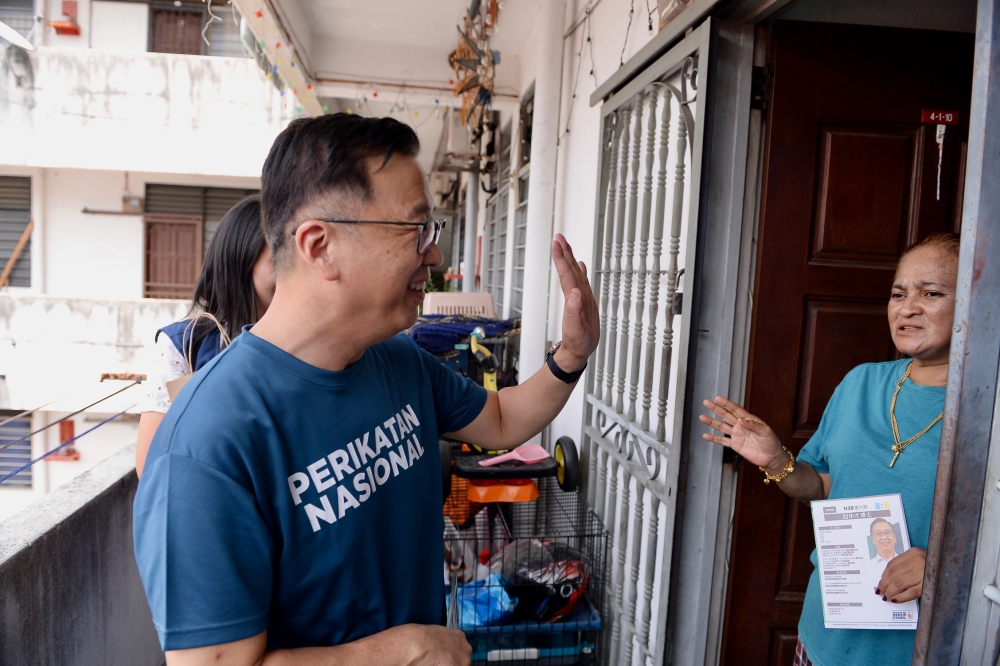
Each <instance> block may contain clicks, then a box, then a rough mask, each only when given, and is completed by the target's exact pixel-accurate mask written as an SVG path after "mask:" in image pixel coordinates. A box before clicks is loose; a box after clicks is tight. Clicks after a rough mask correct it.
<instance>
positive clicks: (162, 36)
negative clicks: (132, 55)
mask: <svg viewBox="0 0 1000 666" xmlns="http://www.w3.org/2000/svg"><path fill="white" fill-rule="evenodd" d="M212 13H213V14H214V15H215V16H217V17H218V18H219V19H220V20H218V21H212V22H211V23H208V22H209V20H210V17H209V15H208V10H207V8H206V7H205V6H204V5H202V4H201V3H197V4H195V3H189V2H184V3H182V4H181V5H180V6H174V5H173V4H160V3H151V4H150V6H149V50H150V51H153V52H155V53H180V54H185V55H210V56H224V57H230V58H245V57H247V54H246V52H245V50H244V49H243V42H242V40H241V39H240V26H239V24H237V23H236V22H235V21H234V20H233V14H232V9H231V8H229V7H227V6H225V5H223V4H221V3H220V5H219V6H217V7H214V8H213V9H212ZM206 23H208V30H207V31H206V36H207V37H208V42H209V43H208V44H206V43H205V40H204V39H202V36H201V33H202V30H203V29H204V28H205V24H206Z"/></svg>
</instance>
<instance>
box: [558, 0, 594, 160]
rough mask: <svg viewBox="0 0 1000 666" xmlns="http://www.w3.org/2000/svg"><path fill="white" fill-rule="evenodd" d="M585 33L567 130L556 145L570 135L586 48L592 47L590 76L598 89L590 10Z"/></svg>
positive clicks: (578, 55) (586, 18) (578, 53)
mask: <svg viewBox="0 0 1000 666" xmlns="http://www.w3.org/2000/svg"><path fill="white" fill-rule="evenodd" d="M583 27H584V31H583V37H582V38H581V39H580V50H579V51H578V52H577V54H576V57H577V58H578V59H579V61H578V62H577V65H576V76H575V77H574V82H573V96H572V97H571V98H570V100H569V111H568V112H567V114H566V129H564V130H563V132H562V133H561V134H560V135H559V138H558V139H556V144H557V145H558V144H559V143H560V142H561V140H562V136H563V135H564V134H569V126H570V122H571V121H572V119H573V108H574V107H575V106H576V95H577V91H578V90H579V87H580V72H581V71H582V70H583V49H584V46H586V45H588V44H589V45H590V76H591V77H592V78H593V79H594V88H595V89H596V88H597V73H596V68H597V65H596V63H595V61H594V42H593V22H592V21H591V16H590V10H589V9H588V10H587V15H586V16H585V17H584V23H583Z"/></svg>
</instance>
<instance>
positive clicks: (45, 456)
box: [0, 382, 139, 483]
mask: <svg viewBox="0 0 1000 666" xmlns="http://www.w3.org/2000/svg"><path fill="white" fill-rule="evenodd" d="M136 383H138V382H136ZM123 390H124V389H123ZM136 404H139V403H136ZM132 407H135V405H131V406H129V407H126V408H125V409H123V410H122V411H120V412H118V413H117V414H115V415H114V416H109V417H108V418H106V419H104V420H103V421H101V422H100V423H98V424H97V425H95V426H94V427H93V428H90V429H88V430H86V431H84V432H81V433H80V434H79V435H77V436H76V437H73V438H71V439H68V440H66V441H65V442H63V443H62V444H60V445H59V446H57V447H56V448H54V449H52V450H51V451H49V452H47V453H43V454H42V455H40V456H38V457H37V458H35V459H34V460H32V461H30V462H26V463H24V464H23V465H21V466H20V467H18V468H17V469H15V470H14V471H13V472H9V473H8V474H7V475H6V476H4V477H2V478H0V483H3V482H4V481H6V480H7V479H9V478H11V477H12V476H15V475H17V474H20V473H21V472H23V471H24V470H26V469H28V468H29V467H31V466H32V465H34V464H35V463H36V462H38V461H40V460H44V459H45V458H48V457H49V456H51V455H52V454H53V453H55V452H56V451H58V450H59V449H62V448H63V447H66V446H69V445H70V444H72V443H73V442H75V441H76V440H78V439H80V438H81V437H83V436H84V435H86V434H88V433H92V432H94V431H95V430H97V429H98V428H100V427H101V426H102V425H104V424H105V423H110V422H111V421H114V420H115V419H117V418H118V417H119V416H121V415H122V414H124V413H125V412H127V411H128V410H130V409H132Z"/></svg>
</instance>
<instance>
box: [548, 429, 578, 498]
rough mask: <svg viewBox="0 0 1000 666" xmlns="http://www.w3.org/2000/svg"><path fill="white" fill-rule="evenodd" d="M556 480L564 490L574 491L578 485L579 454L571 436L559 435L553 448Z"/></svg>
mask: <svg viewBox="0 0 1000 666" xmlns="http://www.w3.org/2000/svg"><path fill="white" fill-rule="evenodd" d="M554 457H555V459H556V464H557V465H559V469H557V470H556V481H558V482H559V487H560V488H562V489H563V491H564V492H567V493H571V492H574V491H575V490H576V489H577V488H578V487H579V486H580V456H579V454H578V453H577V451H576V442H574V441H573V438H572V437H560V438H559V439H557V440H556V449H555V456H554Z"/></svg>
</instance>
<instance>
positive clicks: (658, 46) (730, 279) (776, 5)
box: [590, 0, 1000, 664]
mask: <svg viewBox="0 0 1000 666" xmlns="http://www.w3.org/2000/svg"><path fill="white" fill-rule="evenodd" d="M798 2H799V0H736V1H735V2H727V1H726V0H693V2H691V3H690V5H688V7H687V8H686V9H685V10H684V11H683V12H682V13H681V14H680V15H678V16H677V17H675V18H674V20H673V21H672V22H671V23H669V24H668V25H667V26H666V27H665V28H664V29H662V30H660V32H659V33H658V34H657V35H656V37H654V38H653V39H652V40H651V41H650V42H649V43H648V44H647V45H646V46H645V47H643V49H641V50H640V51H639V52H638V53H637V54H636V55H635V56H633V57H632V58H631V59H630V60H629V61H628V62H627V63H626V64H625V65H623V66H622V67H621V68H620V69H619V70H618V71H617V72H615V73H614V74H613V75H612V76H611V77H609V79H608V80H607V81H605V82H604V83H603V84H602V85H600V86H599V87H598V88H597V90H596V91H595V92H594V93H593V95H592V96H591V99H590V103H591V106H593V105H596V104H598V103H601V102H602V101H605V100H607V99H608V98H610V97H611V95H613V94H614V93H615V92H617V91H618V90H620V89H621V88H623V87H624V86H625V85H626V84H627V83H628V82H630V81H631V80H632V79H634V78H635V77H636V76H637V75H638V74H640V73H641V72H642V71H643V70H644V69H645V68H647V67H648V66H649V65H650V64H651V63H652V62H654V61H655V60H656V58H658V57H659V56H660V55H662V54H663V53H665V52H666V51H667V50H668V49H669V48H671V47H672V46H673V45H675V44H676V43H677V42H679V41H680V40H681V39H683V37H684V35H685V34H686V32H687V31H688V30H690V29H692V28H694V27H696V26H697V25H698V24H700V23H701V22H702V20H703V19H705V17H707V16H713V17H714V18H715V19H716V20H717V29H715V30H713V33H712V41H711V51H710V53H711V61H712V67H711V70H710V72H708V76H707V77H705V79H707V82H706V83H705V84H704V88H705V89H706V90H705V92H706V94H705V95H704V97H703V100H704V103H705V104H706V105H707V106H708V108H707V109H706V112H705V118H706V123H707V125H706V134H705V148H704V150H705V153H704V154H705V159H704V162H703V172H702V179H703V182H704V183H705V185H706V186H705V187H704V188H702V197H703V201H702V205H701V212H700V214H699V220H698V239H697V247H698V253H697V264H696V265H697V270H696V275H697V280H696V281H695V283H694V285H693V288H692V294H691V296H689V297H688V298H689V300H688V303H690V304H691V306H692V317H693V320H692V327H693V330H695V331H697V333H698V335H697V336H696V338H695V339H693V340H692V345H691V350H690V353H689V357H688V381H687V385H686V396H685V401H684V402H685V405H686V408H685V422H684V429H683V438H682V452H681V460H680V479H679V481H678V497H677V500H676V514H675V523H674V530H675V534H674V539H673V549H674V556H673V558H672V560H673V565H672V566H671V581H670V589H671V593H670V603H669V608H668V617H667V645H666V651H667V653H666V654H665V655H664V656H665V660H664V661H665V662H673V663H678V664H714V663H718V659H719V650H720V648H721V640H722V625H723V621H724V613H725V598H726V579H727V571H728V564H729V546H730V541H731V532H732V517H733V513H734V503H735V471H736V470H735V467H734V463H733V460H734V459H735V457H732V459H730V456H727V455H724V452H723V451H722V450H720V448H719V447H705V446H699V444H701V438H700V437H699V436H698V435H699V433H700V429H696V428H698V422H697V420H696V419H695V416H696V415H697V414H698V413H699V412H700V400H698V398H700V397H702V396H705V395H716V394H720V393H724V394H726V395H729V396H732V397H734V398H736V399H742V397H743V394H744V389H745V379H746V373H745V367H746V358H747V355H748V351H749V331H750V320H751V316H752V307H753V303H752V293H753V288H754V284H753V282H754V272H755V270H756V266H755V259H756V257H755V254H756V253H755V251H754V248H755V246H756V241H757V238H756V235H757V223H758V205H759V195H760V180H761V173H762V168H763V164H762V155H763V150H762V146H763V140H764V138H765V132H766V123H765V121H764V117H763V114H762V113H761V111H760V110H759V109H757V108H754V107H755V106H757V105H756V104H753V103H751V97H753V98H754V101H756V98H757V97H758V96H760V97H762V98H763V99H764V100H766V93H767V91H766V81H761V80H760V77H758V79H757V80H754V76H753V67H755V66H756V67H763V66H764V65H765V64H766V53H767V50H768V41H769V30H768V26H769V25H770V24H772V23H773V22H774V21H775V20H776V19H777V18H778V17H779V16H780V15H781V14H783V13H784V12H785V11H787V10H788V9H791V8H792V7H793V6H794V5H795V4H797V3H798ZM976 43H977V56H976V57H977V63H978V62H980V61H981V62H983V63H984V65H982V66H981V67H982V72H986V71H988V69H987V68H988V63H993V64H994V66H995V63H996V62H997V60H998V55H997V50H998V44H1000V0H979V13H978V21H977V27H976ZM760 83H764V88H765V89H763V90H762V89H761V88H760V86H759V84H760ZM991 84H992V85H991ZM996 88H997V83H996V82H993V81H990V80H989V79H988V77H987V76H986V75H985V73H983V74H980V75H979V76H978V77H977V79H976V82H975V83H974V88H973V99H974V101H975V100H981V102H982V103H981V104H975V103H974V105H973V108H978V107H979V106H981V107H982V109H980V115H979V117H981V118H983V122H984V123H985V124H986V125H989V126H990V127H991V128H994V134H1000V109H998V108H997V104H996V98H997V96H998V94H1000V93H998V91H997V89H996ZM990 102H992V104H990ZM979 140H980V144H979V145H980V146H982V145H983V143H984V142H989V141H990V137H989V133H986V134H985V135H984V136H980V139H979ZM993 141H994V142H995V141H996V139H993ZM995 153H996V151H993V152H992V153H989V154H988V155H986V156H985V157H984V156H983V154H982V151H980V154H978V155H977V154H976V153H975V152H974V151H973V150H972V138H971V129H970V148H969V152H968V160H969V161H968V163H967V167H966V174H967V176H966V183H965V192H964V196H963V199H964V204H963V205H964V210H965V212H964V215H963V235H964V236H965V238H966V239H968V240H967V241H966V243H965V244H963V258H962V262H961V263H960V272H962V273H963V274H966V273H968V274H970V276H971V273H972V263H973V257H975V259H976V261H977V262H979V263H983V265H984V266H985V267H986V268H987V269H988V271H989V272H990V275H991V276H994V275H996V274H997V273H998V272H1000V267H998V266H997V264H998V263H1000V249H997V248H998V244H1000V240H998V235H997V234H996V233H995V231H994V232H992V233H987V232H986V231H985V226H984V225H985V224H986V220H987V218H988V216H989V215H990V214H991V212H992V214H995V212H996V211H997V210H1000V201H998V196H1000V194H998V193H997V192H996V191H990V190H989V188H988V187H985V185H984V182H985V178H984V177H983V174H984V173H985V174H986V175H987V176H989V175H991V174H992V175H994V176H995V174H996V173H997V170H1000V163H998V160H997V158H996V157H995ZM991 156H992V157H991ZM709 191H711V193H712V197H711V198H709V197H707V193H708V192H709ZM977 229H978V233H973V232H974V231H975V230H977ZM984 262H985V263H984ZM991 279H992V280H993V281H992V282H989V281H988V280H987V281H982V280H980V281H977V282H973V281H972V280H971V279H970V280H969V281H967V282H966V283H965V284H963V285H962V289H963V293H962V294H960V299H965V305H964V306H963V307H964V308H965V309H964V310H962V317H963V319H962V320H961V321H962V322H963V324H965V325H971V324H972V323H974V322H978V323H979V324H980V325H982V324H984V323H986V322H992V325H993V326H996V325H997V322H996V320H995V319H990V317H994V318H996V317H998V316H1000V315H998V314H997V312H996V310H995V308H993V309H992V311H991V312H987V311H989V310H990V308H989V307H988V306H987V303H988V302H989V300H988V299H990V298H992V299H993V301H994V302H995V301H996V300H997V298H1000V294H998V292H1000V277H995V278H991ZM685 306H687V303H685ZM701 322H704V323H703V324H701V325H699V324H700V323H701ZM709 322H711V325H709ZM980 330H981V329H980ZM993 330H995V328H994V329H993ZM978 335H979V336H980V337H978V338H977V337H975V335H974V334H973V333H970V332H969V331H968V329H963V332H962V335H959V336H956V339H955V341H953V349H952V354H953V357H954V355H955V354H956V353H958V351H959V349H961V350H962V351H963V353H964V351H965V350H967V349H974V350H975V352H976V353H977V355H979V354H982V355H983V364H982V365H979V366H976V364H975V363H968V364H967V365H966V366H965V367H967V368H970V369H973V370H975V372H974V373H973V374H975V376H976V380H975V381H977V382H980V383H979V384H978V385H979V386H987V387H988V388H990V391H989V392H990V394H991V395H993V396H994V398H993V400H994V403H995V393H996V384H997V381H998V380H997V354H996V353H995V352H996V351H997V350H996V347H997V346H998V345H1000V342H998V341H995V340H994V341H988V340H984V339H983V338H982V337H981V336H982V333H981V332H980V333H978ZM991 354H992V357H991V358H987V357H990V355H991ZM950 372H951V373H952V377H950V378H949V384H955V386H956V387H957V386H959V385H962V386H972V385H974V384H970V383H969V382H970V379H968V378H966V376H965V372H964V368H956V369H953V370H950ZM990 372H992V378H989V377H986V375H989V374H990ZM970 394H974V392H973V391H964V392H961V394H959V392H958V390H957V389H956V390H953V391H951V392H949V398H948V403H947V405H946V409H948V410H950V411H949V414H952V415H953V417H954V418H955V419H956V420H957V417H958V415H959V414H962V413H964V414H966V417H965V418H964V419H963V423H959V424H958V425H956V426H955V427H954V429H953V431H952V432H950V433H949V434H947V435H946V438H950V439H949V441H948V443H947V445H946V443H945V439H943V440H942V450H943V451H945V450H947V451H948V453H947V455H948V456H949V458H948V459H947V460H945V459H944V458H942V469H941V471H940V472H939V479H938V487H939V490H938V494H939V495H940V497H937V496H936V499H935V515H936V516H937V518H936V519H932V520H933V524H934V525H937V526H938V527H937V531H935V528H934V527H932V535H931V545H930V548H929V549H930V557H929V561H931V560H932V559H934V558H940V564H939V566H937V565H938V562H937V561H936V560H935V561H934V565H936V566H929V568H928V573H927V577H926V581H925V584H926V586H925V589H926V590H929V591H932V590H935V589H937V586H938V584H939V580H941V579H947V578H948V577H950V576H953V575H955V574H956V573H957V572H962V569H961V566H960V562H959V559H961V557H966V558H968V557H970V556H974V555H975V552H974V550H975V545H974V544H975V540H976V537H977V536H978V530H979V516H980V511H981V507H980V506H979V505H978V504H976V503H975V502H967V501H966V502H960V501H957V500H958V499H959V498H958V495H959V493H958V491H957V489H958V488H961V487H962V485H963V483H964V482H965V480H966V479H971V480H972V481H973V483H974V484H975V485H976V487H979V488H982V484H983V481H984V478H983V467H982V465H980V466H979V467H978V468H976V466H975V465H974V464H973V462H974V461H979V462H980V463H982V462H984V461H985V456H986V451H987V450H988V442H989V426H990V424H992V422H993V413H994V412H993V410H992V409H988V408H986V402H988V401H986V402H984V399H983V398H982V397H978V398H977V400H978V402H975V403H973V401H972V398H970V397H969V396H970ZM980 403H982V404H980ZM991 406H992V405H991ZM963 408H964V409H963ZM973 409H976V410H979V411H978V413H977V414H976V415H975V416H969V414H970V411H971V410H973ZM966 428H968V429H969V430H966ZM971 431H974V432H975V433H976V442H975V445H974V446H975V447H978V449H975V450H966V447H964V446H963V443H962V440H961V439H956V438H955V437H956V435H957V434H958V433H959V432H971ZM973 477H975V478H973ZM956 518H957V519H958V521H955V520H953V519H956ZM952 522H955V523H956V524H957V523H958V522H960V523H961V524H962V525H963V534H965V535H968V536H970V537H971V541H970V544H971V545H968V547H967V548H965V549H963V552H962V553H961V554H960V556H961V557H959V558H958V559H956V557H955V556H953V555H950V554H945V556H943V557H942V553H941V543H942V539H943V538H944V537H945V531H946V530H945V527H946V524H950V523H952ZM970 554H971V555H970ZM709 563H711V564H709ZM965 568H966V569H968V567H965ZM982 568H983V567H982V566H980V567H977V580H979V578H981V577H982V576H983V575H985V574H983V573H982V572H980V571H978V570H979V569H982ZM987 568H989V567H987ZM709 571H711V575H710V576H709V575H708V573H709ZM971 576H972V572H971V571H967V572H965V573H963V575H961V576H960V577H959V578H960V579H961V580H962V582H963V586H962V587H963V588H964V589H963V590H961V591H960V592H959V594H958V595H957V596H956V597H955V599H954V601H958V602H961V608H952V609H951V610H949V611H945V610H939V611H938V612H937V613H934V614H932V613H930V612H925V613H924V614H923V615H922V618H921V619H922V621H921V624H920V626H919V627H918V639H917V652H916V654H917V660H916V661H915V663H921V664H922V663H929V662H928V661H926V660H927V659H928V657H927V653H926V652H923V651H922V650H921V645H924V646H927V645H938V646H947V648H944V647H941V648H938V649H944V650H945V652H947V653H948V656H949V657H950V658H951V661H952V663H957V661H956V660H957V658H958V657H957V655H958V654H959V652H960V650H961V649H962V643H963V638H962V631H961V627H962V626H963V624H962V623H964V622H965V618H966V605H967V604H968V605H969V607H970V608H973V609H976V607H977V604H978V606H982V602H981V601H980V600H978V596H979V593H978V592H976V593H975V594H973V595H972V597H971V599H970V585H971V580H969V579H970V578H971ZM965 583H968V584H965ZM929 593H930V592H925V595H928V594H929ZM925 603H928V602H927V601H925ZM678 608H683V609H684V612H683V613H678V612H677V609H678ZM990 612H993V613H994V614H995V613H996V609H993V610H992V611H990V610H989V604H987V606H986V607H983V608H979V609H978V610H976V613H977V614H974V615H975V617H972V616H970V618H969V622H970V628H971V624H974V623H975V622H974V620H976V619H977V618H979V617H981V616H982V615H983V614H984V613H985V614H986V615H989V613H990ZM932 617H933V618H935V620H934V622H933V623H932V622H931V618H932ZM932 624H933V626H932ZM984 625H985V622H983V621H982V620H979V624H978V625H977V626H978V627H982V628H985V627H984ZM980 638H982V639H983V642H985V638H983V637H982V636H978V635H977V636H976V637H975V640H979V639H980ZM946 639H947V640H946ZM966 639H968V636H967V637H966ZM942 655H943V653H942Z"/></svg>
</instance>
